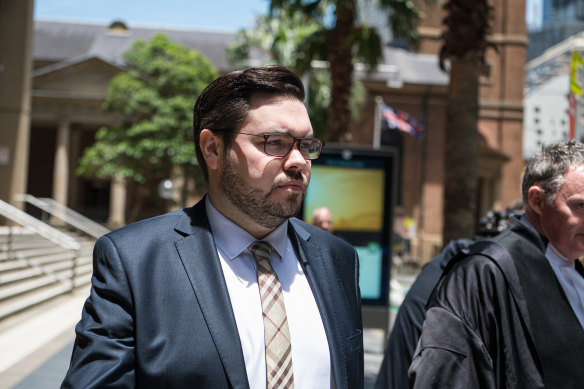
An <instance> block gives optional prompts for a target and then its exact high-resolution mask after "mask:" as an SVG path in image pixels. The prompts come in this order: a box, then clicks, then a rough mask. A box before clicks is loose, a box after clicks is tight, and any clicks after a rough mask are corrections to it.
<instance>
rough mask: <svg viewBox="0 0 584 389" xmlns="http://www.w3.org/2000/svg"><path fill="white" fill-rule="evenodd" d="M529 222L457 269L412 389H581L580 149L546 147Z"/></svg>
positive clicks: (435, 297)
mask: <svg viewBox="0 0 584 389" xmlns="http://www.w3.org/2000/svg"><path fill="white" fill-rule="evenodd" d="M522 195H523V205H524V210H525V213H524V215H523V216H522V217H521V218H517V217H516V218H512V219H511V220H510V221H509V225H508V227H507V228H506V229H505V230H504V231H503V232H501V233H500V234H498V235H497V236H495V237H493V238H491V239H489V240H485V241H482V242H478V243H475V244H474V245H472V246H471V247H470V248H469V249H468V253H467V254H466V255H462V256H458V257H457V259H458V260H456V261H451V264H450V265H449V266H450V268H449V269H447V270H446V272H445V275H444V276H443V278H442V280H441V281H440V283H439V284H438V286H437V287H436V289H435V290H434V292H433V294H432V297H431V299H430V302H429V304H428V311H427V313H426V320H425V322H424V325H423V329H422V334H421V337H420V340H419V343H418V346H417V348H416V352H415V354H414V358H413V361H412V364H411V366H410V370H409V375H410V385H411V387H413V388H424V389H427V388H445V387H449V388H543V387H545V388H563V389H566V388H568V389H569V388H581V387H582V383H583V382H584V369H583V368H582V366H583V365H584V268H583V266H582V264H581V263H580V262H579V261H578V260H577V258H578V257H580V256H582V255H584V145H583V144H582V143H580V142H576V141H568V142H564V143H558V144H552V145H548V146H543V147H542V149H541V151H540V152H538V153H537V154H536V155H534V156H533V157H532V158H531V159H530V160H529V161H528V163H527V166H526V168H525V173H524V176H523V181H522Z"/></svg>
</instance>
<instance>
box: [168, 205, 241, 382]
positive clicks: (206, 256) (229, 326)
mask: <svg viewBox="0 0 584 389" xmlns="http://www.w3.org/2000/svg"><path fill="white" fill-rule="evenodd" d="M187 215H188V217H186V216H185V217H184V218H183V219H182V220H181V221H180V222H179V223H178V224H177V226H176V230H177V231H178V232H180V233H181V234H183V235H185V234H186V235H187V236H186V237H184V238H183V239H179V240H177V241H176V242H175V245H176V249H177V251H178V253H179V256H180V259H181V261H182V263H183V266H184V269H185V271H186V273H187V276H188V278H189V280H190V282H191V285H192V287H193V291H194V293H195V296H196V299H197V302H198V304H199V307H200V309H201V312H202V313H203V316H204V319H205V321H206V323H207V327H208V328H209V332H210V333H211V336H212V338H213V342H214V343H215V347H216V348H217V352H218V353H219V356H220V358H221V361H222V362H223V366H224V368H225V374H226V375H227V376H228V378H229V381H230V382H231V384H232V387H233V388H242V389H243V388H249V383H248V381H247V373H246V369H245V361H244V358H243V352H242V349H241V342H240V340H239V333H238V331H237V325H236V322H235V316H234V315H233V310H232V309H231V301H230V299H229V292H228V291H227V285H226V284H225V279H224V277H223V271H222V269H221V264H220V263H219V258H218V256H217V249H216V247H215V242H214V240H213V236H212V234H211V228H210V226H209V222H208V219H207V214H206V211H205V200H204V199H203V200H201V201H200V202H199V203H198V204H197V205H195V206H194V207H193V208H190V209H189V210H187Z"/></svg>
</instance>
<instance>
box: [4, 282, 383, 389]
mask: <svg viewBox="0 0 584 389" xmlns="http://www.w3.org/2000/svg"><path fill="white" fill-rule="evenodd" d="M87 293H88V291H87V290H83V291H79V292H76V293H75V294H73V295H68V296H63V297H61V298H59V299H57V300H56V301H54V302H52V303H51V304H50V305H49V306H48V307H47V306H44V307H42V308H38V309H35V310H32V311H30V312H27V313H25V314H23V315H19V316H16V317H14V318H10V319H8V320H6V321H4V322H3V323H1V324H0V350H1V351H0V389H11V388H14V389H55V388H59V386H60V384H61V381H62V379H63V377H64V375H65V373H66V371H67V367H68V365H69V358H70V355H71V349H72V347H73V339H74V326H75V324H76V323H77V321H78V320H79V318H80V315H81V307H82V305H83V301H84V300H85V298H86V296H87ZM364 335H365V336H364V345H365V389H370V388H373V384H374V382H375V378H376V376H377V372H378V370H379V366H380V364H381V360H382V357H383V340H384V339H383V338H384V333H383V331H381V330H372V329H369V330H368V329H366V330H365V332H364Z"/></svg>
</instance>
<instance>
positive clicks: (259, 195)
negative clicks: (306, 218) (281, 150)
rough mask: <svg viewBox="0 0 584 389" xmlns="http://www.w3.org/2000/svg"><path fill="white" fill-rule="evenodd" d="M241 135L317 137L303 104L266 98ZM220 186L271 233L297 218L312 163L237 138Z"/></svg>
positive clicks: (257, 99) (256, 102) (255, 103)
mask: <svg viewBox="0 0 584 389" xmlns="http://www.w3.org/2000/svg"><path fill="white" fill-rule="evenodd" d="M238 131H239V132H244V133H247V134H258V135H263V134H270V133H287V134H290V135H292V136H294V137H296V138H303V137H309V136H312V135H313V132H312V126H311V124H310V119H309V117H308V113H307V112H306V108H305V107H304V104H303V103H302V102H301V101H298V100H296V99H288V98H281V97H274V96H267V95H257V96H254V97H253V98H252V101H251V107H250V110H249V113H248V119H247V121H246V123H245V125H244V126H243V127H241V128H240V129H239V130H238ZM220 169H221V171H220V185H221V188H222V191H223V192H224V193H225V196H226V197H227V198H228V199H229V201H230V202H231V203H232V204H233V205H234V206H235V208H237V209H238V210H239V211H240V212H242V213H243V214H245V215H247V216H248V217H249V218H251V219H252V220H253V221H254V222H256V223H258V224H260V225H262V226H263V227H266V228H275V227H277V226H279V225H280V224H282V223H283V222H284V221H286V220H287V219H288V218H290V217H293V216H295V215H296V214H297V213H298V211H299V209H300V205H301V202H302V199H303V198H304V195H305V194H306V189H307V188H308V183H309V181H310V161H309V160H306V159H304V157H303V156H302V155H301V154H300V151H299V150H298V148H297V146H296V145H295V146H294V147H293V148H292V150H291V151H290V152H289V153H288V155H286V156H284V157H274V156H271V155H268V154H266V153H265V152H264V138H263V137H259V136H250V135H245V134H236V135H235V138H234V140H233V143H232V145H231V147H230V148H229V149H228V150H226V151H225V153H224V154H223V155H222V156H221V160H220Z"/></svg>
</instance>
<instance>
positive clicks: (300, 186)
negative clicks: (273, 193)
mask: <svg viewBox="0 0 584 389" xmlns="http://www.w3.org/2000/svg"><path fill="white" fill-rule="evenodd" d="M277 187H278V188H281V189H288V190H292V191H298V192H300V191H304V189H305V185H304V183H303V182H302V181H287V182H284V183H281V184H279V185H277Z"/></svg>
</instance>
